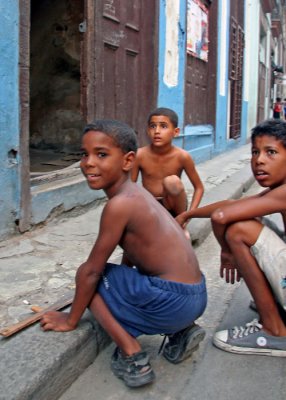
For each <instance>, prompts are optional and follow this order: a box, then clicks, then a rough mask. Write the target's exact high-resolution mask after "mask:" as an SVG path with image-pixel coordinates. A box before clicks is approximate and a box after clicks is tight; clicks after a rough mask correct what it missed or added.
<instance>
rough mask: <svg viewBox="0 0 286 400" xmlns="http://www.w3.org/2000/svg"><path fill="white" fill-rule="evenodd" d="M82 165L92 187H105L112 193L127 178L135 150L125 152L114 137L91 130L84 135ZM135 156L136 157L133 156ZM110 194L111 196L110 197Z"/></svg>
mask: <svg viewBox="0 0 286 400" xmlns="http://www.w3.org/2000/svg"><path fill="white" fill-rule="evenodd" d="M81 151H82V158H81V161H80V167H81V170H82V173H83V175H84V176H85V177H86V179H87V183H88V185H89V187H90V188H91V189H94V190H99V189H103V190H104V191H105V192H106V194H107V195H110V196H111V195H112V193H113V192H114V190H116V188H118V187H119V186H120V185H121V184H122V183H123V182H124V181H125V180H126V172H127V171H128V170H129V169H130V168H129V164H128V162H129V161H130V160H129V158H128V157H129V156H130V154H131V153H132V154H131V158H132V155H133V156H134V153H133V152H129V153H127V154H124V153H123V151H122V150H121V148H119V147H117V146H116V145H115V143H114V141H113V139H112V138H111V137H110V136H108V135H106V134H105V133H103V132H99V131H89V132H87V133H85V134H84V135H83V137H82V146H81ZM133 158H134V157H133ZM110 196H109V197H110Z"/></svg>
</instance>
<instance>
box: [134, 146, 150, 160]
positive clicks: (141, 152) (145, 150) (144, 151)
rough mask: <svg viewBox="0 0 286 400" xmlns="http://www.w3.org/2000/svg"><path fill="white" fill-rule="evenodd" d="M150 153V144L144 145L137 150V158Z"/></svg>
mask: <svg viewBox="0 0 286 400" xmlns="http://www.w3.org/2000/svg"><path fill="white" fill-rule="evenodd" d="M148 154H150V146H143V147H140V148H139V149H138V150H137V153H136V158H142V157H145V156H146V155H148Z"/></svg>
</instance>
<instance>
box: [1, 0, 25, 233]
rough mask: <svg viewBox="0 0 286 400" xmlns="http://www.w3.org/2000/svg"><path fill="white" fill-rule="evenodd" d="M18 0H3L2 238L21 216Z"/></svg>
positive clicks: (10, 231)
mask: <svg viewBox="0 0 286 400" xmlns="http://www.w3.org/2000/svg"><path fill="white" fill-rule="evenodd" d="M18 4H19V2H18V1H16V0H10V1H6V0H0V54H1V62H0V138H1V145H0V187H1V191H0V238H1V237H3V236H5V235H7V234H9V233H12V232H13V231H14V229H15V227H16V225H15V221H16V220H17V219H18V206H19V186H20V181H19V163H20V160H19V155H18V149H19V93H18V55H19V50H18V37H19V32H18V29H19V19H18V17H19V13H18V11H19V10H18Z"/></svg>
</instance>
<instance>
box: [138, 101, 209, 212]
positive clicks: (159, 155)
mask: <svg viewBox="0 0 286 400" xmlns="http://www.w3.org/2000/svg"><path fill="white" fill-rule="evenodd" d="M179 133H180V128H178V115H177V114H176V113H175V112H174V111H173V110H171V109H169V108H157V109H156V110H154V111H153V112H152V113H151V114H150V115H149V117H148V136H149V138H150V140H151V143H150V144H149V145H148V146H144V147H141V148H140V149H139V150H138V152H137V155H136V160H135V163H134V167H133V169H132V174H131V179H132V180H133V181H134V182H136V181H137V178H138V175H139V172H141V175H142V184H143V186H144V187H145V189H147V190H148V191H149V192H150V193H152V194H153V196H154V197H155V198H156V199H157V200H158V201H159V202H160V203H161V204H162V205H163V206H164V207H165V208H166V209H167V210H168V211H169V212H170V213H171V215H173V217H176V216H177V215H179V214H181V213H182V212H183V211H186V210H187V206H188V199H187V195H186V192H185V188H184V185H183V183H182V181H181V179H180V178H181V175H182V173H183V171H185V172H186V174H187V176H188V178H189V180H190V181H191V183H192V185H193V187H194V193H193V197H192V200H191V204H190V210H192V209H194V208H196V207H198V205H199V203H200V201H201V199H202V196H203V193H204V187H203V184H202V181H201V179H200V177H199V175H198V173H197V170H196V167H195V164H194V161H193V159H192V157H191V156H190V154H189V153H188V152H187V151H185V150H183V149H181V148H178V147H176V146H174V145H173V144H172V140H173V138H174V137H176V136H178V135H179Z"/></svg>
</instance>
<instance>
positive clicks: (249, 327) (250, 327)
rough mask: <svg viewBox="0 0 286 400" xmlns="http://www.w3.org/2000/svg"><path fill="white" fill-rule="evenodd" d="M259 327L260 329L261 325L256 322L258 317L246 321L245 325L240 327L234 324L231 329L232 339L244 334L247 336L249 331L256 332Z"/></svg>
mask: <svg viewBox="0 0 286 400" xmlns="http://www.w3.org/2000/svg"><path fill="white" fill-rule="evenodd" d="M261 329H262V325H261V324H260V323H259V322H258V319H256V318H255V319H254V320H253V321H251V322H248V323H247V324H246V325H245V327H243V326H240V327H237V326H235V327H234V328H233V330H232V331H233V338H234V339H237V338H238V337H239V338H242V337H244V336H248V335H249V334H251V333H254V332H258V331H260V330H261Z"/></svg>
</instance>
